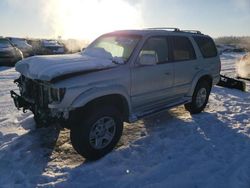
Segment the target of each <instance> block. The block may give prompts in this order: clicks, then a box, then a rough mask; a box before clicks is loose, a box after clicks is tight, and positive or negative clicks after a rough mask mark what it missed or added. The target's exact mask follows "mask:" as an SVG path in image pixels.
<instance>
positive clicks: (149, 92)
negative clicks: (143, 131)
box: [131, 37, 174, 112]
mask: <svg viewBox="0 0 250 188" xmlns="http://www.w3.org/2000/svg"><path fill="white" fill-rule="evenodd" d="M131 74H132V75H131V78H132V79H131V100H132V107H133V111H134V112H137V111H140V112H141V111H144V110H149V109H152V108H154V107H156V106H159V105H161V104H164V103H165V104H166V103H167V101H168V100H170V98H171V97H172V95H173V91H172V90H171V88H172V87H173V82H174V72H173V63H171V62H170V61H169V45H168V40H167V38H166V37H151V38H149V39H148V40H147V41H146V42H145V44H144V46H143V48H142V50H141V52H140V54H139V56H138V58H137V63H136V65H135V67H134V68H133V69H132V71H131Z"/></svg>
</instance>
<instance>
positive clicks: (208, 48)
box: [194, 36, 217, 58]
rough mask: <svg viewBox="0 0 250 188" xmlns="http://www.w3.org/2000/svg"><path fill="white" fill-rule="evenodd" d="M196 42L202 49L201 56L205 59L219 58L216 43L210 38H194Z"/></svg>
mask: <svg viewBox="0 0 250 188" xmlns="http://www.w3.org/2000/svg"><path fill="white" fill-rule="evenodd" d="M194 40H195V42H196V43H197V45H198V47H199V48H200V51H201V54H202V56H203V57H204V58H211V57H216V56H217V49H216V46H215V44H214V41H213V40H212V39H211V38H210V37H200V36H195V37H194Z"/></svg>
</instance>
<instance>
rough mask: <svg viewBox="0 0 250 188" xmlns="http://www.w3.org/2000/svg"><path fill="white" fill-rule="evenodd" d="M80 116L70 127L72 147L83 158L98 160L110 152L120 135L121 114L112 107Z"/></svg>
mask: <svg viewBox="0 0 250 188" xmlns="http://www.w3.org/2000/svg"><path fill="white" fill-rule="evenodd" d="M82 115H83V114H82ZM82 115H81V114H79V115H78V117H77V120H76V121H75V123H74V125H72V127H71V132H70V138H71V142H72V145H73V147H74V149H75V150H76V151H77V152H78V153H79V154H80V155H82V156H83V157H85V158H87V159H89V160H96V159H99V158H101V157H103V156H104V155H106V154H107V153H109V152H110V151H112V149H113V148H114V147H115V145H116V144H117V142H118V141H119V139H120V137H121V135H122V131H123V121H122V117H121V114H120V112H119V111H118V110H117V109H116V108H115V107H113V106H107V107H105V106H104V107H101V108H99V109H98V111H93V112H91V113H89V114H85V117H83V116H82Z"/></svg>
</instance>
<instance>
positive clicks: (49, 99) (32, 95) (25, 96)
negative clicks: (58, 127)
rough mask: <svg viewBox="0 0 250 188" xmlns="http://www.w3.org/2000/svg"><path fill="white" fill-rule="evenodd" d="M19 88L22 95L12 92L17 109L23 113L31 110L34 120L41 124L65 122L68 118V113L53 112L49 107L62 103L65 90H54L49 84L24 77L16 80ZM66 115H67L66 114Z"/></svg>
mask: <svg viewBox="0 0 250 188" xmlns="http://www.w3.org/2000/svg"><path fill="white" fill-rule="evenodd" d="M14 83H16V84H17V86H18V87H19V91H20V95H18V94H17V93H16V92H15V91H13V90H12V91H10V94H11V97H12V98H13V100H14V103H15V106H16V107H17V109H22V110H23V112H26V111H27V110H31V111H32V112H33V114H34V119H35V121H36V122H37V123H39V124H50V123H52V122H58V121H60V122H63V121H66V120H67V118H68V112H65V111H59V110H51V109H50V108H49V107H48V106H49V104H52V103H60V102H61V101H62V99H63V97H64V94H65V91H66V89H65V88H53V87H51V85H50V84H49V83H46V82H43V81H40V80H32V79H29V78H27V77H25V76H23V75H21V76H20V77H19V78H18V79H16V80H14ZM65 113H66V114H65Z"/></svg>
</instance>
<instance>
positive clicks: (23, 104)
mask: <svg viewBox="0 0 250 188" xmlns="http://www.w3.org/2000/svg"><path fill="white" fill-rule="evenodd" d="M10 95H11V98H12V99H13V101H14V104H15V106H16V107H17V109H18V110H20V109H21V108H22V109H23V111H24V112H25V111H26V110H28V109H31V106H32V104H31V103H30V102H28V101H26V100H25V99H24V98H23V97H21V96H20V95H18V94H17V93H16V92H15V91H13V90H11V91H10Z"/></svg>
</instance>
